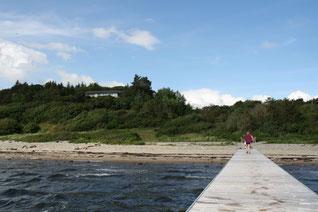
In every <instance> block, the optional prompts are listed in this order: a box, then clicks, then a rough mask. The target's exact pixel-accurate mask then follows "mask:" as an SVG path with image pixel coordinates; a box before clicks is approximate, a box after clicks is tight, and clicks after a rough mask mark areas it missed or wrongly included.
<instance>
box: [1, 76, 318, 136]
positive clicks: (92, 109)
mask: <svg viewBox="0 0 318 212" xmlns="http://www.w3.org/2000/svg"><path fill="white" fill-rule="evenodd" d="M105 89H116V90H118V89H120V90H122V93H121V94H120V96H119V97H118V98H114V97H110V96H107V97H98V98H91V97H87V96H85V92H87V91H97V90H105ZM139 128H140V129H141V128H142V129H145V128H147V129H149V128H151V129H153V130H154V132H155V133H156V136H158V137H161V136H166V137H169V136H177V135H184V134H201V135H211V136H216V137H218V138H223V139H229V140H239V138H240V136H241V135H242V134H243V133H244V132H245V131H246V130H252V132H253V133H254V134H256V135H257V136H258V138H259V139H264V140H273V139H276V140H284V139H283V138H288V139H289V141H292V140H293V139H294V140H295V139H300V140H308V141H310V142H317V140H316V138H317V136H316V135H317V134H318V99H315V100H311V101H308V102H304V101H303V100H296V101H289V100H287V99H284V100H274V99H268V101H266V102H265V103H261V102H259V101H245V102H237V103H236V104H235V105H233V106H213V105H212V106H209V107H205V108H202V109H195V108H192V107H191V106H190V105H188V104H187V103H186V101H185V98H184V97H183V96H182V95H181V94H180V93H179V92H178V91H173V90H171V89H169V88H162V89H159V90H158V91H154V90H152V87H151V81H150V80H149V79H148V78H147V77H141V76H138V75H136V76H135V77H134V80H133V82H132V83H131V84H130V85H127V86H124V87H115V88H105V87H101V86H99V85H98V84H90V85H84V84H79V85H77V86H72V85H67V86H63V85H62V84H57V83H55V82H48V83H46V84H44V85H28V84H27V83H19V82H16V84H15V85H14V86H13V87H12V88H9V89H3V90H1V91H0V135H8V134H25V133H28V134H30V133H36V134H39V133H54V132H83V131H86V132H87V131H94V130H111V129H127V130H128V129H139ZM137 136H138V135H137ZM291 138H293V139H291ZM52 139H54V138H52ZM288 139H287V140H288Z"/></svg>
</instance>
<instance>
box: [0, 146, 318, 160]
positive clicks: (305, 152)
mask: <svg viewBox="0 0 318 212" xmlns="http://www.w3.org/2000/svg"><path fill="white" fill-rule="evenodd" d="M238 148H242V145H241V144H234V145H221V144H220V143H218V142H192V143H190V142H175V143H166V142H159V143H148V144H146V145H106V144H94V143H87V144H74V143H69V142H66V141H62V142H45V143H26V142H15V141H0V159H38V160H69V161H110V162H133V163H225V162H226V161H228V160H229V159H230V158H231V157H232V155H233V154H234V153H235V151H236V150H237V149H238ZM254 148H257V149H258V150H259V151H260V152H262V153H263V154H265V155H266V156H267V157H269V158H270V159H272V160H273V161H275V162H277V163H279V164H318V145H311V144H264V143H256V144H255V145H254Z"/></svg>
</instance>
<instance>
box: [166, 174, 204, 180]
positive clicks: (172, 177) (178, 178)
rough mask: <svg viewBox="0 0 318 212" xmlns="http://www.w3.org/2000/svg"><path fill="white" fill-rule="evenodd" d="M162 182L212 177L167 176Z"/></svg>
mask: <svg viewBox="0 0 318 212" xmlns="http://www.w3.org/2000/svg"><path fill="white" fill-rule="evenodd" d="M161 179H162V180H188V179H210V177H203V176H195V175H166V176H164V177H162V178H161Z"/></svg>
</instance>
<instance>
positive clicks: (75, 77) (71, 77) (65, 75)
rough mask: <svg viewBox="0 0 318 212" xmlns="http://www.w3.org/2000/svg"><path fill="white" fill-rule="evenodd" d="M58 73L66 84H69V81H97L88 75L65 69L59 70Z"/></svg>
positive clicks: (78, 82)
mask: <svg viewBox="0 0 318 212" xmlns="http://www.w3.org/2000/svg"><path fill="white" fill-rule="evenodd" d="M57 74H58V75H59V77H60V80H61V82H62V83H63V84H64V85H67V84H68V83H70V84H71V85H77V84H80V83H84V84H87V85H88V84H91V83H94V82H95V81H94V80H93V79H92V78H91V77H90V76H88V75H79V74H76V73H69V72H66V71H64V70H59V71H58V72H57Z"/></svg>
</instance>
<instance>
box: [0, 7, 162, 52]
mask: <svg viewBox="0 0 318 212" xmlns="http://www.w3.org/2000/svg"><path fill="white" fill-rule="evenodd" d="M55 19H58V18H52V20H51V19H50V18H49V17H45V18H43V17H37V16H25V15H15V14H8V13H7V14H3V13H0V29H1V30H0V37H3V38H5V37H10V38H12V37H19V36H37V37H43V36H50V37H57V36H58V37H87V36H92V35H94V36H96V37H98V38H102V39H107V38H110V37H112V36H114V37H115V38H116V39H118V40H121V41H123V42H125V43H129V44H133V45H138V46H141V47H143V48H146V49H148V50H152V49H154V46H155V45H156V44H158V43H159V40H158V39H157V38H156V37H155V36H154V35H152V33H151V32H149V31H146V30H139V29H132V30H128V31H123V30H118V29H116V28H115V27H108V28H103V27H96V28H90V27H82V26H76V25H74V24H70V23H68V22H67V21H65V20H60V19H58V20H55ZM64 53H68V54H70V53H69V52H65V51H64ZM60 55H65V54H60ZM63 58H68V57H63Z"/></svg>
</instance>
